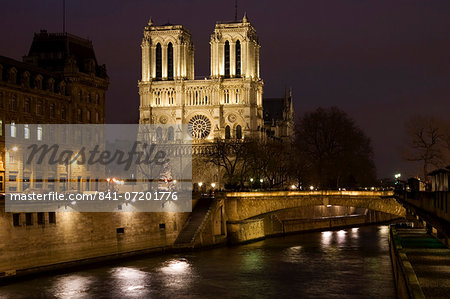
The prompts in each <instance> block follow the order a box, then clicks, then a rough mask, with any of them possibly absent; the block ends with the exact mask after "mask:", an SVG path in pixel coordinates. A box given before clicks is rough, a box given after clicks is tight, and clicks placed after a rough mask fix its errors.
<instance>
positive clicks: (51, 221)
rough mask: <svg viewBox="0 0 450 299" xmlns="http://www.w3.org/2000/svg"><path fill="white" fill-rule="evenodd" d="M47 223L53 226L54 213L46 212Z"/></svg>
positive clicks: (54, 221) (54, 220)
mask: <svg viewBox="0 0 450 299" xmlns="http://www.w3.org/2000/svg"><path fill="white" fill-rule="evenodd" d="M48 223H52V224H55V223H56V213H55V212H48Z"/></svg>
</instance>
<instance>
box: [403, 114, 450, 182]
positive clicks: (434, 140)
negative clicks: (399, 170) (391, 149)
mask: <svg viewBox="0 0 450 299" xmlns="http://www.w3.org/2000/svg"><path fill="white" fill-rule="evenodd" d="M446 134H448V133H446V124H445V122H444V121H442V120H439V119H437V118H435V117H427V116H413V117H411V118H410V119H409V120H408V122H407V123H406V136H407V139H408V140H407V148H406V149H405V150H404V157H405V159H406V160H408V161H415V162H422V163H423V166H422V167H423V177H424V179H426V178H427V177H428V171H429V167H430V166H434V167H437V168H438V167H442V166H444V164H445V146H446V145H447V146H448V144H449V143H450V140H449V137H448V135H447V136H446Z"/></svg>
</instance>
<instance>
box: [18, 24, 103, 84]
mask: <svg viewBox="0 0 450 299" xmlns="http://www.w3.org/2000/svg"><path fill="white" fill-rule="evenodd" d="M69 59H75V61H76V64H77V66H78V69H79V71H80V72H84V73H90V72H91V67H94V68H95V70H94V71H95V74H96V76H98V77H101V78H106V77H107V75H106V68H105V67H104V66H99V65H98V63H97V59H96V57H95V52H94V47H93V45H92V42H91V41H90V40H88V39H84V38H81V37H78V36H75V35H72V34H69V33H48V32H47V31H46V30H41V32H40V33H35V34H34V38H33V42H32V44H31V47H30V51H29V52H28V56H26V57H24V60H25V61H28V62H31V63H34V64H37V65H38V66H39V67H41V68H45V69H48V70H51V71H57V72H62V71H64V66H65V65H66V63H67V61H68V60H69ZM92 64H93V66H92Z"/></svg>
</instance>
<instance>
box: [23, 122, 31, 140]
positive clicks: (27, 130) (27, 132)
mask: <svg viewBox="0 0 450 299" xmlns="http://www.w3.org/2000/svg"><path fill="white" fill-rule="evenodd" d="M23 138H25V139H30V127H29V125H23Z"/></svg>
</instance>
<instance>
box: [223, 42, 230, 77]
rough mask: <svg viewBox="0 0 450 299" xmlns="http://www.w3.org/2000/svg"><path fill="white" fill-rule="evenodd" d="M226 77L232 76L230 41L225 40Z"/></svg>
mask: <svg viewBox="0 0 450 299" xmlns="http://www.w3.org/2000/svg"><path fill="white" fill-rule="evenodd" d="M224 52H225V78H230V43H229V42H228V41H226V42H225V49H224Z"/></svg>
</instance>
